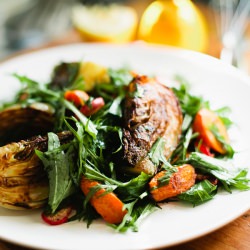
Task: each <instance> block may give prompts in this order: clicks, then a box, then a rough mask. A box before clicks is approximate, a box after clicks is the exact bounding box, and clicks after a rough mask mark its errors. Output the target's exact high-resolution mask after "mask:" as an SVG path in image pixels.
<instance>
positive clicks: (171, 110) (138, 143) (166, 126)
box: [123, 76, 182, 174]
mask: <svg viewBox="0 0 250 250" xmlns="http://www.w3.org/2000/svg"><path fill="white" fill-rule="evenodd" d="M128 88H129V91H128V95H127V96H126V98H125V104H124V113H123V117H124V128H123V153H124V156H123V158H124V160H125V162H126V164H127V165H130V166H132V167H134V170H135V172H140V171H144V172H149V173H151V174H153V173H152V172H155V168H152V162H151V163H150V162H148V161H150V160H149V158H148V157H147V155H148V152H149V151H150V149H151V147H152V145H153V144H154V143H155V142H156V140H157V139H158V138H159V137H163V138H164V140H165V142H166V144H165V149H164V155H165V156H166V158H169V157H170V155H171V154H172V152H173V150H174V149H175V148H176V146H177V144H178V140H179V137H180V135H181V126H182V113H181V110H180V106H179V102H178V99H177V98H176V96H175V95H174V93H173V92H172V91H171V90H170V89H169V88H168V87H166V86H164V85H162V84H160V83H158V82H156V80H154V79H150V78H148V77H147V76H136V77H135V78H134V79H133V80H132V82H131V83H130V84H129V87H128ZM145 161H146V162H145Z"/></svg>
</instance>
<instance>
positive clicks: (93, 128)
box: [63, 100, 98, 138]
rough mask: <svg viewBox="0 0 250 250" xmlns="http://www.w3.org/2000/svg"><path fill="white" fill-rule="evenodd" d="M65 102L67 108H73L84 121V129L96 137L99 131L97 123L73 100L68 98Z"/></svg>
mask: <svg viewBox="0 0 250 250" xmlns="http://www.w3.org/2000/svg"><path fill="white" fill-rule="evenodd" d="M63 104H64V105H65V107H66V108H68V109H69V110H71V111H72V112H73V113H74V114H75V115H76V116H77V117H78V119H79V120H80V121H81V122H82V124H83V126H84V129H85V130H86V131H87V132H88V133H89V134H90V135H91V136H92V137H93V138H96V135H97V133H98V131H97V129H96V125H95V124H94V123H93V122H92V121H91V120H90V119H88V118H87V117H86V116H85V115H83V114H82V113H81V112H80V110H79V109H77V108H76V107H75V106H74V105H73V104H72V103H71V102H69V101H67V100H63Z"/></svg>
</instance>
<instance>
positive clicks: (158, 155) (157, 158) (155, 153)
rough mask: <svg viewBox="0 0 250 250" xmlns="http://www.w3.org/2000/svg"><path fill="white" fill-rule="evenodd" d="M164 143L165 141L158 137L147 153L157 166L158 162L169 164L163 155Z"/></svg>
mask: <svg viewBox="0 0 250 250" xmlns="http://www.w3.org/2000/svg"><path fill="white" fill-rule="evenodd" d="M165 144H166V141H165V140H164V139H163V138H162V137H160V138H158V139H157V140H156V142H155V143H154V144H153V146H152V148H151V149H150V152H149V153H148V156H149V158H150V160H151V161H152V162H153V163H154V164H155V165H156V166H159V164H160V163H163V164H165V165H167V166H170V163H169V162H168V161H167V159H166V157H165V155H164V148H165Z"/></svg>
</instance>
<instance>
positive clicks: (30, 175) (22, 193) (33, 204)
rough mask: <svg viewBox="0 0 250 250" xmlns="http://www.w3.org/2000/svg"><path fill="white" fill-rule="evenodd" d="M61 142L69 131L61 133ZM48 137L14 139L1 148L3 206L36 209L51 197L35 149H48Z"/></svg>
mask: <svg viewBox="0 0 250 250" xmlns="http://www.w3.org/2000/svg"><path fill="white" fill-rule="evenodd" d="M58 137H59V138H60V140H61V142H62V143H66V142H68V141H69V140H71V139H72V134H71V133H70V132H62V133H59V134H58ZM47 147H48V138H47V136H36V137H33V138H31V139H28V140H21V141H19V142H13V143H10V144H7V145H5V146H3V147H0V205H1V206H3V207H8V208H13V209H26V208H37V207H41V206H42V205H44V203H45V202H46V199H47V197H48V181H47V176H46V173H45V171H44V169H43V166H42V164H41V161H40V160H39V158H38V157H37V155H36V154H35V149H38V150H40V151H45V150H47Z"/></svg>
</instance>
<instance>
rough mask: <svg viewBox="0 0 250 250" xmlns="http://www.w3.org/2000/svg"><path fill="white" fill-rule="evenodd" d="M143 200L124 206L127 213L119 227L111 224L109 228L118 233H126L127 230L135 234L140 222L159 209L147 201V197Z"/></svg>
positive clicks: (150, 201)
mask: <svg viewBox="0 0 250 250" xmlns="http://www.w3.org/2000/svg"><path fill="white" fill-rule="evenodd" d="M143 198H144V197H143ZM143 198H142V199H137V200H135V201H133V202H130V203H128V204H125V205H124V209H127V211H128V212H127V213H126V215H125V216H124V218H123V221H122V222H121V223H120V224H119V225H113V224H112V225H111V226H112V227H113V228H115V229H116V230H117V231H118V232H126V231H127V230H128V229H132V231H134V232H137V231H138V224H139V223H140V221H141V220H142V219H143V218H145V217H146V216H148V215H149V214H151V213H152V212H154V211H155V210H156V209H157V208H159V207H157V205H156V204H155V203H154V202H153V201H152V200H149V199H147V197H146V198H144V199H143Z"/></svg>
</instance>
